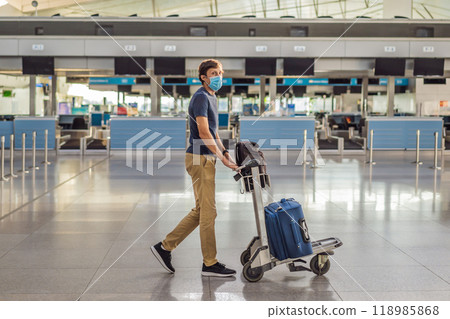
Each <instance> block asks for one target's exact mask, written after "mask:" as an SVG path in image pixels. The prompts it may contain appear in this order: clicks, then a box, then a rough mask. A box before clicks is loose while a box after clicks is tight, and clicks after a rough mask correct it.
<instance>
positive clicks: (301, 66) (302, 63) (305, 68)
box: [283, 58, 314, 76]
mask: <svg viewBox="0 0 450 319" xmlns="http://www.w3.org/2000/svg"><path fill="white" fill-rule="evenodd" d="M283 75H295V76H300V75H314V59H312V58H285V59H284V66H283Z"/></svg>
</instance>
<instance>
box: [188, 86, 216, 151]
mask: <svg viewBox="0 0 450 319" xmlns="http://www.w3.org/2000/svg"><path fill="white" fill-rule="evenodd" d="M197 116H204V117H207V118H208V124H209V131H210V133H211V135H212V136H213V138H214V139H215V138H216V132H217V123H218V122H219V115H218V112H217V98H216V96H215V95H211V94H210V93H208V91H206V90H205V88H204V87H201V88H200V89H198V90H197V92H195V93H194V95H193V96H192V98H191V102H190V103H189V127H190V133H191V135H190V137H189V147H188V148H187V150H186V152H187V153H192V154H201V155H211V154H212V152H211V151H210V150H209V148H208V147H207V146H206V145H204V143H203V141H202V140H201V138H200V134H199V131H198V126H197V122H195V119H196V118H197ZM194 141H195V144H194ZM197 143H198V144H197ZM194 145H195V146H194Z"/></svg>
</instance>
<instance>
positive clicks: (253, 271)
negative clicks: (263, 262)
mask: <svg viewBox="0 0 450 319" xmlns="http://www.w3.org/2000/svg"><path fill="white" fill-rule="evenodd" d="M250 265H251V263H250V262H247V263H246V264H245V265H244V269H243V270H242V274H243V275H244V278H245V279H247V281H249V282H257V281H259V280H261V278H262V277H263V276H264V271H263V270H262V268H261V267H258V268H251V267H250Z"/></svg>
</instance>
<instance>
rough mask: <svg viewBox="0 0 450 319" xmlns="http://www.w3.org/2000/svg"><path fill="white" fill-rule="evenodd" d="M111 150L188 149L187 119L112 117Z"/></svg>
mask: <svg viewBox="0 0 450 319" xmlns="http://www.w3.org/2000/svg"><path fill="white" fill-rule="evenodd" d="M110 123H111V150H125V149H137V148H143V149H149V148H152V149H167V148H169V147H170V148H171V149H183V150H184V149H186V119H185V118H176V117H111V122H110Z"/></svg>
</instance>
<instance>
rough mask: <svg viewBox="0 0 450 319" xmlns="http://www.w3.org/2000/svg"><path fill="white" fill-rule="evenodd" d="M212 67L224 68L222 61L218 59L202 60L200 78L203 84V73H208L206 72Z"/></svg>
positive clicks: (199, 69)
mask: <svg viewBox="0 0 450 319" xmlns="http://www.w3.org/2000/svg"><path fill="white" fill-rule="evenodd" d="M211 68H222V63H220V62H219V61H218V60H214V59H208V60H204V61H202V63H200V65H199V66H198V78H199V80H200V81H201V82H202V84H203V82H204V81H203V80H202V75H206V72H208V70H209V69H211Z"/></svg>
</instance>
